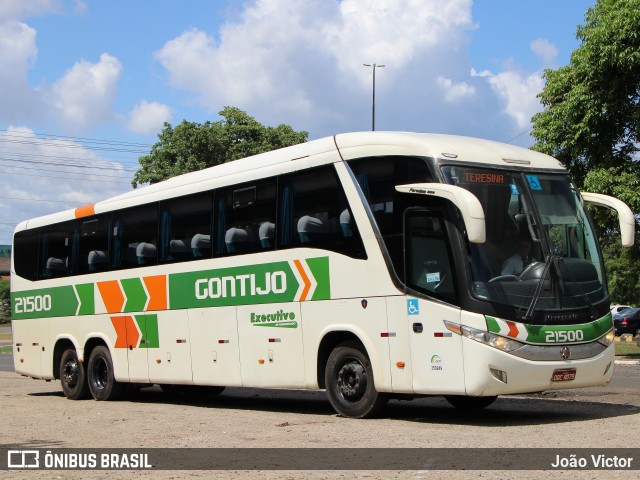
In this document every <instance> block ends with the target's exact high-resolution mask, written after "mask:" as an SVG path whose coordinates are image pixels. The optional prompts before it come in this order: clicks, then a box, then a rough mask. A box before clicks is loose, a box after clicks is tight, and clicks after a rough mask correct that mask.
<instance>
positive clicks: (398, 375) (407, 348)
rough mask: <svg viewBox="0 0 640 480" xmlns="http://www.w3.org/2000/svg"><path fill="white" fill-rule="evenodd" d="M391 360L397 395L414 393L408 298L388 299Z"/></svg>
mask: <svg viewBox="0 0 640 480" xmlns="http://www.w3.org/2000/svg"><path fill="white" fill-rule="evenodd" d="M387 317H388V318H389V332H391V333H392V334H395V335H393V336H390V337H389V360H390V364H391V381H392V385H393V391H394V392H395V393H414V391H413V368H412V367H413V365H412V363H411V334H412V332H411V329H410V328H407V297H405V296H404V295H402V296H395V297H387Z"/></svg>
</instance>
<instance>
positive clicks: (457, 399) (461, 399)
mask: <svg viewBox="0 0 640 480" xmlns="http://www.w3.org/2000/svg"><path fill="white" fill-rule="evenodd" d="M444 398H446V399H447V402H449V403H450V404H451V405H453V406H454V407H456V408H459V409H461V410H480V409H481V408H486V407H488V406H489V405H491V404H492V403H493V402H495V401H496V399H497V398H498V397H497V396H492V397H468V396H466V395H447V396H446V397H444Z"/></svg>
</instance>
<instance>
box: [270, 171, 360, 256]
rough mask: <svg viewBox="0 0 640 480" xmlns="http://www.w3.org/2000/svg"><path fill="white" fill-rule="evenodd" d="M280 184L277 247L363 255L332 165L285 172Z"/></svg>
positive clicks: (357, 234)
mask: <svg viewBox="0 0 640 480" xmlns="http://www.w3.org/2000/svg"><path fill="white" fill-rule="evenodd" d="M281 185H282V187H281V189H280V215H279V218H278V221H279V224H278V228H279V232H280V233H279V236H278V240H279V243H278V248H288V247H311V248H324V249H327V250H332V251H335V252H338V253H342V254H345V255H349V256H351V257H353V258H366V253H365V251H364V246H363V244H362V239H361V237H360V234H359V232H358V229H357V227H356V225H355V222H354V221H353V217H352V214H351V210H350V209H349V206H348V203H347V198H346V196H345V194H344V190H343V189H342V186H341V185H340V182H339V180H338V177H337V175H336V172H335V168H334V167H333V165H330V166H326V167H319V168H315V169H312V170H306V171H304V172H300V173H294V174H290V175H287V176H285V177H284V178H283V180H282V182H281Z"/></svg>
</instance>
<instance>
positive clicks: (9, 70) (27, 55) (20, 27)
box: [0, 20, 38, 121]
mask: <svg viewBox="0 0 640 480" xmlns="http://www.w3.org/2000/svg"><path fill="white" fill-rule="evenodd" d="M35 40H36V31H35V30H34V29H32V28H30V27H29V26H28V25H26V24H24V23H21V22H17V21H13V20H9V21H5V22H0V91H1V92H2V95H0V121H15V120H17V119H22V118H27V117H28V116H29V115H31V114H33V113H34V112H35V110H36V108H35V107H34V98H33V95H32V94H31V90H30V88H29V85H28V82H27V72H28V70H29V69H30V68H31V67H32V65H33V62H34V61H35V59H36V56H37V53H38V50H37V48H36V41H35Z"/></svg>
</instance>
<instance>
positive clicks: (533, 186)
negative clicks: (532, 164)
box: [527, 175, 542, 190]
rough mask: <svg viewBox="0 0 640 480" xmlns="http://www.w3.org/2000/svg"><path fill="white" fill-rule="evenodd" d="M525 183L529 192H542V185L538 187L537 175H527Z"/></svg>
mask: <svg viewBox="0 0 640 480" xmlns="http://www.w3.org/2000/svg"><path fill="white" fill-rule="evenodd" d="M527 181H528V182H529V186H530V187H531V190H542V185H540V180H539V179H538V176H537V175H527Z"/></svg>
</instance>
